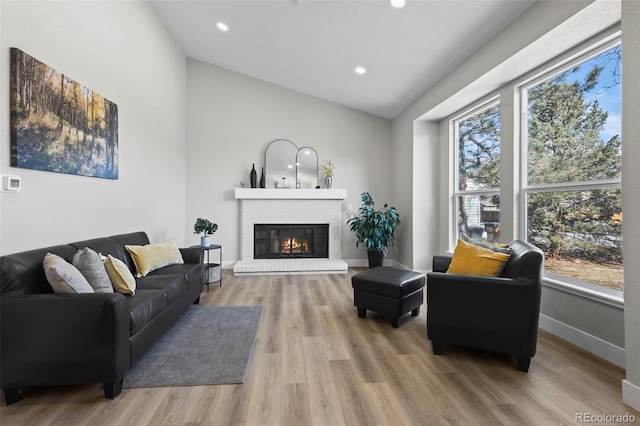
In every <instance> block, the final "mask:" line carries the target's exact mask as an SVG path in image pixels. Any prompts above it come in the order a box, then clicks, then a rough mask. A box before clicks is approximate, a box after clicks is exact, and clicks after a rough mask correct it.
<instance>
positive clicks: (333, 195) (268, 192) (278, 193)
mask: <svg viewBox="0 0 640 426" xmlns="http://www.w3.org/2000/svg"><path fill="white" fill-rule="evenodd" d="M346 198H347V190H346V189H276V188H236V199H238V200H344V199H346Z"/></svg>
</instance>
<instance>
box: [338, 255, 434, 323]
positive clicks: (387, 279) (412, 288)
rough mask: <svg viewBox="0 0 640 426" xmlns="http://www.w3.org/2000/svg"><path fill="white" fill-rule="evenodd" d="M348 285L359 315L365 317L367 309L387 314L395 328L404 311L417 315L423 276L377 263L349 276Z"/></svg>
mask: <svg viewBox="0 0 640 426" xmlns="http://www.w3.org/2000/svg"><path fill="white" fill-rule="evenodd" d="M351 286H352V287H353V304H354V305H355V306H357V307H358V316H359V317H360V318H365V317H366V316H367V309H369V310H372V311H375V312H379V313H381V314H383V315H387V316H390V317H391V325H392V326H394V327H395V328H398V321H399V320H400V317H401V316H403V315H404V314H406V313H407V312H409V311H411V314H412V315H413V316H414V317H417V316H418V315H419V314H420V305H422V302H423V301H424V295H423V290H422V289H423V288H424V275H423V274H421V273H419V272H415V271H410V270H407V269H398V268H392V267H390V266H379V267H377V268H373V269H369V270H366V271H362V272H358V273H357V274H355V275H354V276H353V277H351Z"/></svg>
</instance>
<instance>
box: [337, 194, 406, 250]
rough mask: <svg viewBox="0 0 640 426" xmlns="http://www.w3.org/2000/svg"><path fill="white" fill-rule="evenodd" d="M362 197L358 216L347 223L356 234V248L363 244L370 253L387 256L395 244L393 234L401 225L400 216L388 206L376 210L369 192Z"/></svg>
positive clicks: (394, 209)
mask: <svg viewBox="0 0 640 426" xmlns="http://www.w3.org/2000/svg"><path fill="white" fill-rule="evenodd" d="M360 197H361V199H362V206H361V207H360V208H359V209H358V216H356V217H352V218H351V219H349V220H348V221H347V225H349V229H350V230H351V231H353V232H355V233H356V238H357V241H356V247H358V246H359V244H360V243H362V244H364V245H366V246H367V250H369V251H377V252H382V253H385V254H386V252H387V248H388V247H391V246H392V245H393V244H394V238H393V234H394V232H395V230H396V228H397V227H398V225H400V215H399V214H398V212H397V210H396V208H395V207H389V206H388V205H387V204H385V205H384V208H383V209H382V210H376V209H375V208H374V207H375V203H374V201H373V198H371V195H369V193H368V192H363V193H362V194H361V196H360Z"/></svg>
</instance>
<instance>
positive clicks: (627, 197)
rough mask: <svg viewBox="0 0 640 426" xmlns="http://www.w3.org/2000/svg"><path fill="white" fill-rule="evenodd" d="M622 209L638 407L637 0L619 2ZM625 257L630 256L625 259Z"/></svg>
mask: <svg viewBox="0 0 640 426" xmlns="http://www.w3.org/2000/svg"><path fill="white" fill-rule="evenodd" d="M622 46H623V49H624V53H623V54H624V58H623V61H622V87H623V90H622V144H623V145H622V153H623V155H622V211H623V216H624V223H623V235H624V248H623V250H624V251H623V255H624V259H625V263H624V321H625V342H626V349H625V352H626V361H627V379H626V381H625V382H624V384H623V387H622V393H623V398H624V401H625V403H627V404H628V405H631V406H632V407H634V408H635V409H637V410H640V264H639V263H638V262H637V259H638V258H639V257H640V225H639V224H640V192H639V191H638V182H640V168H638V161H640V139H639V138H638V137H639V135H640V120H638V114H639V112H640V100H639V98H638V94H639V93H640V2H637V1H635V0H625V1H623V2H622ZM626 260H629V262H627V261H626Z"/></svg>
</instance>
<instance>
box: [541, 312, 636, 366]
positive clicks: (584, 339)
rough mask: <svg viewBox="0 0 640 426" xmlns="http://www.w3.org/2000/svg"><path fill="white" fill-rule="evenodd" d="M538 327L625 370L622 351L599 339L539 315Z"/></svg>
mask: <svg viewBox="0 0 640 426" xmlns="http://www.w3.org/2000/svg"><path fill="white" fill-rule="evenodd" d="M539 326H540V328H541V329H543V330H546V331H548V332H549V333H551V334H555V335H556V336H558V337H560V338H562V339H564V340H566V341H568V342H571V343H573V344H574V345H576V346H579V347H581V348H582V349H585V350H587V351H589V352H591V353H592V354H594V355H597V356H599V357H600V358H603V359H605V360H607V361H609V362H611V363H613V364H615V365H617V366H619V367H622V368H625V358H624V349H623V348H621V347H619V346H616V345H614V344H612V343H609V342H607V341H605V340H602V339H600V338H599V337H596V336H592V335H591V334H589V333H585V332H584V331H582V330H578V329H577V328H575V327H572V326H570V325H567V324H565V323H562V322H560V321H558V320H555V319H553V318H550V317H548V316H546V315H542V314H540V322H539Z"/></svg>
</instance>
